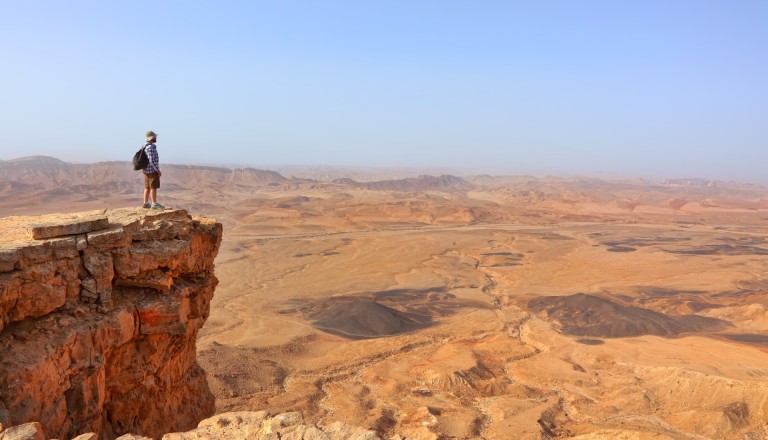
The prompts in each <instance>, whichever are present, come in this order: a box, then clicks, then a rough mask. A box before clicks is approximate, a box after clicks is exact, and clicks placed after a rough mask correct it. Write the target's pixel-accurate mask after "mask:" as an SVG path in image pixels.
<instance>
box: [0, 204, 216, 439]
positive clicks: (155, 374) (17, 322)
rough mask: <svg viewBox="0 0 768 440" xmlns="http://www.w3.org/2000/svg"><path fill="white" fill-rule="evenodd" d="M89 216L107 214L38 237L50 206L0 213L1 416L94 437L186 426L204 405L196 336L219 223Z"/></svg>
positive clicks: (111, 213) (211, 281)
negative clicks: (37, 211)
mask: <svg viewBox="0 0 768 440" xmlns="http://www.w3.org/2000/svg"><path fill="white" fill-rule="evenodd" d="M62 217H63V218H65V221H64V223H66V224H82V222H80V220H81V219H79V218H78V216H77V215H71V214H68V215H66V216H62ZM93 218H107V219H108V223H107V224H103V223H104V222H103V221H102V222H101V223H100V224H99V225H98V228H95V229H93V230H89V231H84V230H83V231H81V230H77V233H76V234H71V235H63V236H56V237H49V238H47V239H44V240H35V239H33V238H31V236H30V232H29V231H30V227H31V225H47V226H48V229H46V231H48V232H49V233H48V234H46V236H48V235H50V233H51V231H56V230H57V228H56V215H51V216H41V217H6V218H3V219H0V353H2V357H0V409H4V410H3V411H0V425H2V426H3V427H6V428H7V427H8V426H15V425H22V424H24V423H27V422H35V421H36V422H40V424H41V425H42V428H43V429H44V431H45V433H46V434H47V435H48V436H50V437H54V438H72V437H75V436H76V435H78V434H81V433H84V432H97V433H99V437H100V438H102V439H111V438H115V437H117V436H119V435H121V434H125V433H133V434H141V435H147V436H150V437H155V438H156V437H160V436H162V434H164V433H166V432H171V431H183V430H188V429H191V428H194V427H195V426H196V425H197V422H199V421H200V420H201V419H203V418H205V417H208V416H210V415H212V414H213V410H214V398H213V395H212V394H211V392H210V390H209V389H208V385H207V382H206V380H205V374H204V372H203V371H202V369H201V368H200V367H199V366H198V364H197V360H196V357H195V340H196V337H197V332H198V330H199V329H200V327H202V325H203V323H204V322H205V319H206V318H207V317H208V313H209V303H210V300H211V298H212V297H213V291H214V288H215V287H216V284H217V282H218V281H217V279H216V277H215V276H214V273H213V267H214V266H213V260H214V258H215V256H216V254H217V252H218V248H219V245H220V243H221V236H222V226H221V224H220V223H217V222H215V221H214V220H212V219H207V218H193V217H190V216H189V215H188V214H187V212H186V211H183V210H165V211H159V212H157V211H150V210H137V209H117V210H107V211H101V212H95V213H94V212H89V213H83V215H82V219H93ZM76 229H77V228H76ZM58 230H59V231H60V232H58V233H55V235H58V234H68V233H70V232H72V231H73V230H72V229H71V228H70V229H67V228H59V229H58Z"/></svg>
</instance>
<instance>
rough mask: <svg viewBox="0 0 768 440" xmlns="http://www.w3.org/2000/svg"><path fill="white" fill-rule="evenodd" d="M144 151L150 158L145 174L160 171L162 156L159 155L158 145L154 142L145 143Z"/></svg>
mask: <svg viewBox="0 0 768 440" xmlns="http://www.w3.org/2000/svg"><path fill="white" fill-rule="evenodd" d="M144 151H145V152H146V153H147V157H148V158H149V164H148V165H147V168H145V169H144V174H152V173H156V172H158V171H160V157H159V156H158V155H157V147H155V144H153V143H152V142H147V143H146V144H144Z"/></svg>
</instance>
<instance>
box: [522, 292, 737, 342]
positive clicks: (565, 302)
mask: <svg viewBox="0 0 768 440" xmlns="http://www.w3.org/2000/svg"><path fill="white" fill-rule="evenodd" d="M528 306H529V307H530V308H531V309H532V310H534V311H536V312H542V311H544V312H546V314H547V316H548V317H549V318H553V319H555V320H557V321H558V322H559V323H560V324H561V326H562V331H563V333H567V334H571V335H576V336H591V337H602V338H623V337H632V336H641V335H656V336H665V337H674V336H678V335H680V334H683V333H691V332H713V331H720V330H723V329H725V328H726V327H728V326H729V324H728V323H727V322H726V321H722V320H720V319H716V318H707V317H702V316H696V315H683V316H669V315H665V314H663V313H659V312H655V311H653V310H649V309H644V308H642V307H634V306H625V305H621V304H618V303H616V302H613V301H610V300H607V299H605V298H601V297H599V296H594V295H587V294H583V293H577V294H575V295H570V296H555V297H542V298H537V299H534V300H532V301H530V302H529V303H528Z"/></svg>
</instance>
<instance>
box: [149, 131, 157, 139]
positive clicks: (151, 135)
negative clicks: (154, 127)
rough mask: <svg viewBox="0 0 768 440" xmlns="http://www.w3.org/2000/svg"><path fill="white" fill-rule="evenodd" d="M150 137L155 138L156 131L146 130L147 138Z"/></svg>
mask: <svg viewBox="0 0 768 440" xmlns="http://www.w3.org/2000/svg"><path fill="white" fill-rule="evenodd" d="M152 138H157V133H155V132H154V131H148V132H147V140H149V139H152Z"/></svg>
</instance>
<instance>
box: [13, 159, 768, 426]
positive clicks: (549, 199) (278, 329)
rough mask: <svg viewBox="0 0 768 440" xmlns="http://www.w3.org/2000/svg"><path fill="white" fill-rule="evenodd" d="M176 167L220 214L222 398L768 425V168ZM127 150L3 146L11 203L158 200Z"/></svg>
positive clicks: (363, 422) (239, 403) (369, 409)
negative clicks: (53, 154)
mask: <svg viewBox="0 0 768 440" xmlns="http://www.w3.org/2000/svg"><path fill="white" fill-rule="evenodd" d="M278 171H280V172H276V171H265V170H258V169H251V168H238V169H229V168H216V167H197V166H183V165H175V166H167V167H164V175H163V186H162V187H161V189H160V191H159V195H160V197H159V199H160V202H161V203H164V204H166V205H169V206H173V207H177V208H184V209H187V210H189V211H190V212H191V213H194V214H196V215H207V216H211V217H215V218H217V219H219V220H220V221H221V222H222V223H223V224H224V240H223V242H222V246H221V250H220V252H219V255H218V257H217V260H216V274H217V277H218V278H219V281H220V283H219V286H218V287H217V289H216V293H215V297H214V300H213V302H212V306H211V312H210V316H209V319H208V321H207V323H206V324H205V326H204V327H203V329H202V331H201V333H200V337H199V338H198V359H199V363H200V365H201V366H202V367H203V368H204V369H205V371H206V374H207V377H208V383H209V386H210V388H211V390H212V392H213V393H214V395H215V396H216V410H217V412H225V411H238V410H250V411H258V410H266V411H269V412H271V413H280V412H286V411H301V412H302V414H303V415H304V417H305V419H306V420H308V421H311V422H314V423H318V424H326V423H331V422H333V421H337V420H341V421H345V422H347V423H351V424H354V425H359V426H362V427H365V428H368V429H373V430H375V431H376V432H378V433H379V435H380V436H381V437H382V438H398V436H399V438H409V439H435V438H440V439H448V438H456V439H473V438H477V439H479V438H483V439H518V438H519V439H540V438H579V439H710V438H712V439H764V438H768V421H767V420H768V273H766V269H767V266H768V259H767V258H766V256H767V255H768V188H766V187H764V186H760V185H755V184H748V183H737V182H716V181H709V180H703V179H679V180H666V181H649V180H641V179H623V180H619V179H612V180H604V179H596V178H585V177H569V178H557V177H533V176H488V175H473V176H463V177H457V176H453V175H421V176H419V175H418V174H415V173H411V172H409V171H407V170H377V171H374V170H343V169H325V168H319V167H318V168H309V167H305V168H301V169H298V168H297V169H282V170H278ZM140 177H141V176H140V174H139V173H138V172H134V171H132V170H131V169H130V166H129V164H128V163H123V162H108V163H99V164H85V165H77V164H68V163H65V162H61V161H59V160H57V159H53V158H47V157H30V158H22V159H16V160H10V161H0V217H4V216H11V215H30V214H43V213H53V212H73V211H82V210H91V209H100V208H112V207H130V206H136V209H137V210H140V209H142V208H139V206H140V204H141V197H140V194H141V191H142V181H141V178H140Z"/></svg>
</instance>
